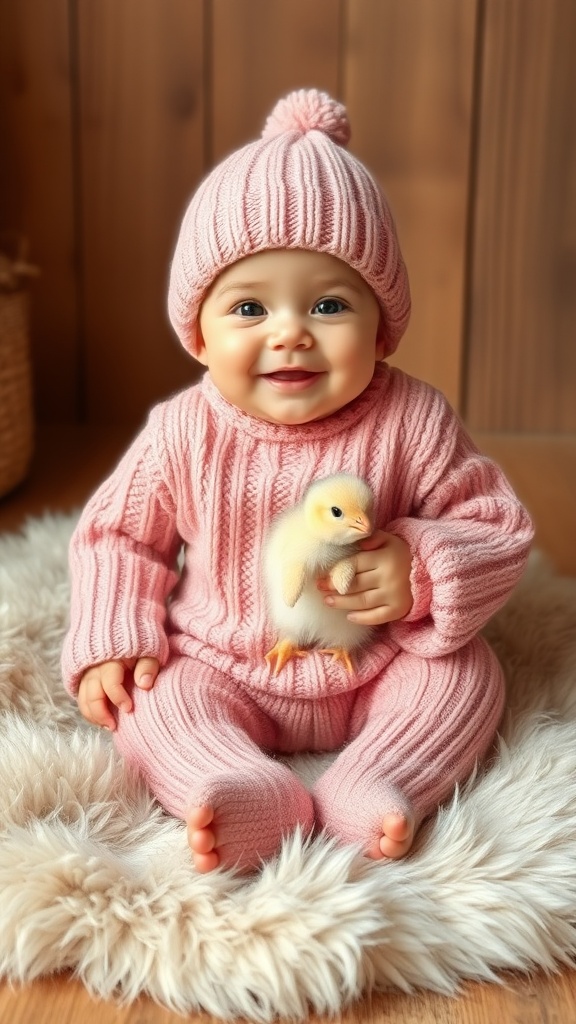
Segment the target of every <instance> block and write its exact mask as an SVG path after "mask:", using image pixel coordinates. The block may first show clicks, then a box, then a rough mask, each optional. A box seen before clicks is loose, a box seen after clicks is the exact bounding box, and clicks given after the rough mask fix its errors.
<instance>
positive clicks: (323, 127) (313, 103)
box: [262, 89, 350, 146]
mask: <svg viewBox="0 0 576 1024" xmlns="http://www.w3.org/2000/svg"><path fill="white" fill-rule="evenodd" d="M311 131H318V132H324V134H325V135H327V136H328V137H329V138H330V139H332V141H333V142H337V143H338V144H339V145H340V146H345V145H346V144H347V143H348V142H349V140H350V123H349V121H348V115H347V113H346V108H345V107H343V106H342V104H341V103H338V102H337V100H333V99H332V97H331V96H329V95H328V93H327V92H319V90H318V89H299V90H298V91H297V92H291V93H290V94H289V95H288V96H286V97H285V98H284V99H282V100H279V101H278V103H277V104H276V106H275V107H274V110H273V111H272V113H271V114H270V116H269V118H268V120H267V121H266V124H265V126H264V131H263V132H262V138H263V139H273V138H275V136H276V135H283V134H284V132H300V133H301V134H302V135H305V134H306V132H311Z"/></svg>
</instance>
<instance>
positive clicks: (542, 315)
mask: <svg viewBox="0 0 576 1024" xmlns="http://www.w3.org/2000/svg"><path fill="white" fill-rule="evenodd" d="M575 11H576V5H575V4H574V3H572V2H571V0H546V3H542V0H434V2H433V3H432V2H431V0H314V2H313V3H310V2H309V0H0V147H1V159H0V228H2V227H17V228H20V229H22V230H24V231H25V232H26V234H27V235H28V236H29V237H30V239H31V243H32V253H33V257H34V259H35V260H36V261H37V262H38V263H39V264H40V265H41V267H42V271H43V276H42V279H41V281H40V282H39V283H38V284H37V285H36V286H35V288H34V294H33V323H32V342H33V360H34V369H35V389H36V403H37V414H38V418H39V420H45V421H48V420H53V421H62V422H71V421H76V420H87V421H90V422H95V423H98V422H127V423H130V424H134V425H137V424H138V423H139V422H140V421H141V420H142V418H143V417H144V415H145V413H146V410H147V409H148V408H149V406H150V405H151V404H152V403H153V402H154V401H156V400H158V399H160V398H162V397H163V396H165V395H167V394H169V393H170V392H171V391H173V390H175V389H176V388H179V387H182V386H183V385H185V384H186V383H187V382H188V381H190V380H192V379H194V377H195V374H196V372H197V370H196V367H195V364H193V363H192V362H191V361H190V360H189V359H188V358H187V357H186V356H185V354H184V353H183V352H182V351H181V350H180V348H179V346H178V344H177V342H176V341H175V339H174V337H173V335H172V332H171V329H170V327H169V325H168V323H167V318H166V313H165V295H166V280H167V272H168V266H169V261H170V256H171V251H172V248H173V244H174V241H175V236H176V233H177V230H178V225H179V221H180V218H181V215H182V212H183V209H184V207H185V204H186V201H187V199H188V197H189V195H190V194H191V192H192V191H193V189H194V187H195V185H196V184H197V183H198V181H199V180H200V178H201V177H202V176H203V174H204V173H205V172H206V171H207V170H208V169H209V168H210V166H212V164H213V163H214V162H216V161H217V160H219V159H220V158H221V157H222V156H223V155H224V154H225V153H227V152H229V151H230V150H231V149H233V148H235V147H237V146H239V145H242V144H243V143H244V142H245V141H247V140H249V139H251V138H254V137H255V136H256V135H257V134H258V133H259V131H260V129H261V126H262V124H263V122H264V120H265V117H266V115H267V114H268V112H269V111H270V109H271V107H272V106H273V104H274V102H275V101H276V99H277V98H278V97H279V96H280V95H282V94H283V93H286V92H287V91H288V90H290V89H292V88H299V87H302V86H316V87H319V88H323V89H326V90H327V91H328V92H330V93H332V94H335V95H337V96H339V97H340V98H341V99H342V100H343V101H344V102H345V103H346V104H347V106H348V109H349V113H350V117H351V122H352V129H353V138H352V142H351V149H352V150H353V151H354V152H355V153H356V154H357V155H358V156H359V157H360V158H361V159H362V160H364V161H365V162H366V163H367V164H368V166H369V167H370V168H371V169H372V170H373V172H374V173H375V174H376V176H377V177H378V179H379V180H380V182H381V184H382V185H383V187H384V188H385V191H386V192H387V194H388V196H389V198H390V200H391V203H392V206H393V209H394V211H395V214H396V219H397V223H398V228H399V233H400V236H401V240H402V246H403V250H404V252H405V256H406V259H407V262H408V266H409V270H410V276H411V282H412V291H413V316H412V321H411V324H410V327H409V330H408V333H407V335H406V338H405V339H404V340H403V342H402V345H401V347H400V350H399V353H398V355H397V356H396V357H395V360H394V361H395V362H397V363H398V364H399V365H401V366H403V367H404V368H406V369H407V370H408V371H409V372H412V373H415V374H416V375H418V376H422V377H424V378H425V379H427V380H429V381H431V382H432V383H433V384H435V385H436V386H438V387H440V388H442V390H444V391H445V393H446V394H447V395H448V397H449V399H450V400H451V401H452V403H453V404H454V405H455V406H456V408H458V409H459V410H461V411H462V412H463V414H465V415H466V417H467V419H468V421H469V422H470V424H471V426H473V427H474V428H475V429H484V430H489V429H497V430H502V429H504V430H524V431H526V430H555V431H564V432H566V431H571V430H575V429H576V402H574V401H573V398H574V384H575V373H574V371H575V370H576V362H575V360H576V355H575V346H574V337H575V334H576V330H575V328H576V309H575V304H574V296H575V294H576V290H575V288H574V281H573V276H574V251H575V239H576V213H575V211H576V203H575V201H574V186H573V182H574V179H575V174H574V171H575V170H576V168H575V166H574V165H575V157H574V154H575V147H574V131H573V125H574V112H575V111H574V104H575V99H574V97H576V88H574V85H575V83H574V82H573V81H572V79H573V70H572V68H573V62H571V40H572V39H574V38H575V35H576V16H575Z"/></svg>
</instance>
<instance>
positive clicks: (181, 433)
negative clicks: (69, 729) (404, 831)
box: [63, 364, 532, 859]
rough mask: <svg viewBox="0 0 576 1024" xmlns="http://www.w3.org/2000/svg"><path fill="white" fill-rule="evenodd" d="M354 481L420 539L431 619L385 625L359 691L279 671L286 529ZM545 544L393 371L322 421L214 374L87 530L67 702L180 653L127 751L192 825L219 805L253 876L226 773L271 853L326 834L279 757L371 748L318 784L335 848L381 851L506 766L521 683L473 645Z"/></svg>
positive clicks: (297, 671) (364, 660) (170, 415)
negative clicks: (116, 662) (512, 685)
mask: <svg viewBox="0 0 576 1024" xmlns="http://www.w3.org/2000/svg"><path fill="white" fill-rule="evenodd" d="M335 472H347V473H352V474H355V475H358V476H361V477H363V478H364V479H366V481H367V482H368V483H369V485H370V486H371V488H372V490H373V492H374V494H375V497H376V502H375V521H376V523H377V525H378V526H379V527H381V528H383V529H387V530H390V531H391V532H393V533H395V534H397V535H398V536H401V537H403V538H404V539H405V540H406V541H407V543H408V544H409V546H410V548H411V552H412V560H413V562H412V575H411V585H412V591H413V597H414V604H413V607H412V610H411V612H410V613H409V615H408V616H407V617H406V618H405V619H404V620H402V621H399V622H395V623H391V624H390V625H387V626H381V627H379V628H378V629H377V630H376V633H375V638H374V641H373V643H372V644H371V645H370V647H369V648H368V649H367V650H366V651H364V652H361V653H360V654H359V655H358V657H357V662H358V666H357V674H356V675H355V676H350V675H349V674H348V673H347V672H346V671H345V669H344V668H343V667H342V666H341V665H339V664H334V663H333V662H332V661H331V660H330V658H329V657H327V656H326V655H322V654H320V653H318V652H313V653H311V654H309V656H308V657H307V658H305V659H293V660H292V661H291V662H290V663H289V664H288V665H287V666H286V667H285V668H284V669H283V670H282V672H281V673H280V674H279V675H278V676H277V677H276V676H272V675H270V674H269V672H268V667H267V665H266V663H265V661H264V655H265V653H266V652H267V651H268V650H269V649H270V647H271V646H272V645H273V643H274V641H275V639H276V638H275V635H274V632H273V630H272V629H271V627H270V623H269V621H268V617H267V610H266V602H265V588H264V585H263V578H262V571H261V557H262V552H263V548H264V544H265V537H266V531H267V529H268V527H269V524H270V522H271V520H272V518H273V517H274V516H275V515H276V514H277V513H279V512H280V511H282V510H284V509H285V508H287V507H289V506H290V505H292V504H294V503H295V502H297V501H299V500H300V498H301V497H302V494H303V492H304V490H305V488H306V487H307V486H308V484H309V483H310V482H311V481H312V480H315V479H319V478H320V477H323V476H327V475H329V474H331V473H335ZM531 537H532V527H531V524H530V521H529V518H528V516H527V514H526V512H525V510H524V509H523V507H522V506H521V504H520V503H519V502H518V500H517V499H516V498H515V496H514V494H513V493H512V491H511V489H510V488H509V486H508V484H507V483H506V481H505V479H504V477H503V476H502V474H501V472H500V471H499V469H498V468H497V467H496V466H495V465H494V464H493V463H492V462H490V461H489V460H488V459H487V458H486V457H484V456H482V455H480V454H479V453H478V451H477V449H476V448H475V446H474V445H473V443H472V442H471V440H470V439H469V438H468V436H467V434H466V433H465V431H464V430H463V428H462V427H461V425H460V423H459V420H458V419H457V417H456V416H455V415H454V413H453V412H452V410H451V409H450V407H449V406H448V404H447V403H446V401H445V399H444V398H443V397H442V396H441V395H440V394H439V393H438V392H436V391H435V390H434V389H433V388H431V387H429V386H428V385H426V384H423V383H421V382H419V381H416V380H414V379H412V378H410V377H409V376H407V375H406V374H404V373H402V372H400V371H399V370H395V369H391V368H389V367H388V366H387V365H386V364H382V365H378V367H377V369H376V372H375V375H374V379H373V381H372V382H371V384H370V385H369V386H368V388H367V389H366V390H365V391H364V392H363V393H362V394H361V395H360V396H359V397H358V398H357V399H356V400H355V401H354V402H352V403H350V405H348V406H346V407H345V408H343V409H341V410H340V411H339V412H338V413H336V414H334V415H333V416H330V417H328V418H326V419H325V420H321V421H318V422H314V423H308V424H304V425H302V426H283V425H280V424H273V423H268V422H265V421H263V420H258V419H255V418H253V417H250V416H248V415H247V414H245V413H243V412H241V411H240V410H238V409H237V408H235V407H233V406H231V405H229V404H228V403H227V402H226V401H225V399H223V398H222V396H221V395H220V394H219V393H218V392H217V391H216V389H215V387H214V385H213V384H212V382H211V380H210V377H209V376H208V375H207V376H205V378H204V379H203V381H202V382H201V384H200V385H197V386H196V387H193V388H191V389H189V390H187V391H185V392H182V393H181V394H180V395H177V396H176V397H174V398H173V399H171V400H170V401H168V402H166V403H164V404H163V405H160V406H158V407H157V408H156V409H155V410H154V411H153V412H152V413H151V415H150V418H149V421H148V424H147V426H146V427H145V429H144V430H143V432H142V433H141V435H140V436H139V437H138V438H137V439H136V441H135V442H134V444H133V445H132V447H131V449H130V450H129V451H128V453H127V454H126V455H125V457H124V459H123V460H122V462H121V463H120V465H119V466H118V468H117V469H116V471H115V472H114V474H113V475H112V477H111V478H110V479H109V480H108V481H107V482H106V483H104V484H103V485H102V487H101V488H100V489H99V491H98V492H97V493H96V494H95V495H94V497H93V498H92V499H91V500H90V502H89V503H88V505H87V507H86V509H85V511H84V513H83V515H82V517H81V520H80V523H79V525H78V527H77V529H76V532H75V534H74V537H73V540H72V544H71V553H70V559H71V574H72V604H71V625H70V632H69V634H68V637H67V639H66V643H65V647H64V652H63V671H64V678H65V681H66V685H67V687H68V688H69V690H70V692H71V693H74V692H75V690H76V688H77V686H78V682H79V680H80V678H81V676H82V674H83V672H84V671H85V670H86V669H87V668H88V667H89V666H91V665H94V664H97V663H99V662H102V661H105V660H108V659H111V658H128V657H134V656H142V655H153V656H155V657H157V658H159V660H160V662H161V664H162V665H166V664H167V662H168V661H169V658H170V661H169V664H168V665H167V668H166V670H165V671H164V672H163V673H161V676H160V679H159V681H158V682H157V683H156V685H155V687H154V689H153V690H152V691H151V693H150V694H143V693H137V694H136V697H137V701H136V710H135V712H134V713H133V714H132V715H120V716H119V728H118V733H117V738H118V743H119V746H120V749H122V750H123V751H124V753H125V754H126V756H127V757H128V759H129V760H131V761H132V762H134V763H135V764H136V765H137V767H138V769H139V770H140V771H141V772H142V773H143V774H144V775H145V776H146V778H148V780H149V782H150V784H151V786H152V788H153V790H154V792H155V793H156V795H157V796H158V798H159V799H160V800H161V801H162V802H163V803H164V805H165V806H167V807H169V809H170V810H172V811H173V812H174V813H176V814H180V815H184V814H185V811H186V808H187V807H189V806H191V801H192V802H193V801H194V800H205V799H208V796H209V795H210V793H212V794H213V798H214V799H215V800H217V802H218V801H219V807H220V811H219V815H220V822H221V824H220V829H221V830H223V834H225V835H226V836H227V837H228V838H227V842H229V843H232V846H231V847H230V850H231V852H230V854H229V856H230V857H231V858H232V859H233V858H234V857H236V856H237V857H245V856H248V854H247V853H245V852H242V851H246V850H250V849H251V846H252V840H251V839H250V838H249V837H248V838H247V837H246V836H245V835H244V833H243V831H242V827H241V826H239V825H238V824H237V823H236V825H235V826H234V827H232V826H231V825H230V820H231V819H230V814H231V811H230V809H229V808H230V806H232V805H234V806H236V808H238V806H239V804H238V796H237V795H236V796H232V797H230V794H229V797H228V799H227V801H226V800H224V797H223V796H222V787H221V786H220V782H218V779H220V780H221V777H222V771H221V770H220V768H219V767H218V766H220V767H221V769H222V770H223V771H225V773H226V772H230V771H232V772H237V773H238V780H240V779H242V778H244V779H248V778H249V777H250V778H251V779H252V780H253V782H252V783H250V785H248V783H246V784H245V785H244V784H243V785H240V782H239V783H238V785H239V787H240V789H241V790H242V792H245V793H246V803H245V810H244V811H243V812H242V814H241V815H240V816H241V818H242V820H246V821H250V822H251V823H252V825H251V827H252V828H253V825H254V821H256V822H258V821H260V827H261V830H262V833H261V834H262V836H263V837H264V838H263V839H262V843H261V845H259V846H258V848H257V852H258V853H260V854H262V855H263V856H264V855H267V853H269V852H270V851H271V849H273V848H276V847H277V845H278V843H279V841H280V838H281V835H282V834H284V833H285V832H286V831H289V830H290V829H292V828H293V827H294V825H295V823H296V822H300V823H301V824H303V826H306V827H309V825H310V821H311V809H310V805H309V803H308V802H307V801H308V798H307V796H306V795H305V794H304V793H303V792H302V790H301V787H300V784H299V783H298V784H297V783H296V781H294V784H292V782H291V781H290V776H289V773H285V772H284V771H283V770H282V771H278V770H277V769H278V766H277V765H276V763H275V762H272V761H270V759H269V758H268V757H266V755H264V754H263V753H262V751H261V750H260V749H259V748H261V747H262V748H264V749H272V750H274V749H277V750H283V751H291V750H292V751H293V750H298V749H330V748H335V747H337V746H340V745H341V744H342V743H343V742H344V741H345V740H348V741H350V740H351V741H352V742H351V744H350V745H349V746H348V747H347V748H346V749H345V751H344V752H343V753H342V754H341V755H340V756H339V758H338V759H337V761H336V762H335V765H334V767H333V768H332V769H330V772H329V773H328V774H327V776H326V777H325V779H324V780H323V781H322V782H321V783H320V784H319V786H318V787H317V791H316V793H315V795H314V800H315V806H316V814H317V818H318V820H319V821H320V822H321V823H322V824H324V825H325V826H326V828H327V829H328V830H329V831H332V832H334V834H336V835H340V836H341V837H342V838H346V839H354V838H357V839H360V840H362V839H363V838H366V841H367V840H368V839H369V838H370V836H369V835H367V834H366V832H367V830H368V832H370V833H373V832H374V829H376V830H377V828H378V820H379V819H380V818H381V816H382V814H383V813H384V812H385V811H386V810H389V809H394V808H395V807H397V806H406V807H408V806H409V807H411V808H412V809H413V812H414V815H415V817H416V819H417V820H420V819H421V818H422V817H423V816H424V815H425V814H426V813H428V812H429V811H430V810H431V809H432V808H433V807H434V806H435V803H436V802H437V801H438V799H442V798H443V797H444V796H446V795H447V793H449V792H450V789H451V788H452V786H453V785H454V783H455V782H456V781H457V780H459V779H462V778H464V777H465V775H466V774H468V772H469V771H470V768H471V767H472V765H473V763H474V760H475V758H476V757H477V756H481V755H482V754H483V753H484V751H485V750H486V749H487V746H488V745H489V743H490V740H491V738H492V736H493V734H494V731H495V729H496V727H497V722H498V719H499V716H500V713H501V710H502V702H503V685H502V678H501V674H500V670H499V667H498V665H497V663H496V661H495V659H494V657H493V655H492V654H491V652H490V651H489V650H488V648H487V647H486V646H485V645H484V644H483V643H482V642H481V641H479V640H477V639H474V637H475V636H476V634H477V632H478V630H479V629H480V628H481V627H482V626H483V625H484V623H485V622H486V621H487V619H488V618H489V617H490V616H491V615H492V614H493V613H494V612H495V611H496V609H497V608H499V607H500V606H501V605H502V604H503V602H504V601H505V600H506V598H507V596H508V594H509V593H510V590H511V589H512V587H513V586H514V584H515V582H516V581H517V579H518V578H519V576H520V574H521V572H522V569H523V567H524V564H525V560H526V557H527V553H528V548H529V543H530V540H531ZM181 541H184V542H185V544H186V554H185V565H184V570H183V573H182V576H181V578H180V581H179V582H178V584H177V586H176V588H175V590H174V592H173V596H172V599H171V602H170V604H169V607H168V612H167V611H166V598H167V595H168V593H169V592H170V591H171V589H172V588H173V587H174V585H175V584H176V581H177V578H178V577H177V573H176V571H175V559H176V555H177V551H178V548H179V546H180V544H181ZM183 662H184V663H185V664H186V666H187V668H186V670H184V669H183V668H182V667H181V666H182V664H183ZM200 694H201V699H200ZM231 694H232V695H233V694H236V695H237V696H236V699H235V701H233V700H231V698H230V695H231ZM238 695H241V698H240V697H238ZM239 700H240V704H239V703H238V701H239ZM246 702H248V704H246ZM240 705H241V706H240ZM247 707H248V709H249V713H248V712H247V711H246V708H247ZM239 708H240V710H238V709H239ZM238 716H240V717H238ZM246 723H250V725H249V727H248V726H247V724H246ZM271 765H273V766H274V767H273V770H272V769H271V768H270V766H271ZM217 769H218V770H217ZM263 777H264V778H263ZM226 785H228V788H229V784H228V783H227V784H226ZM219 786H220V789H219ZM262 786H264V789H265V791H266V793H267V795H266V796H265V797H264V795H263V792H262ZM224 788H225V789H226V786H224ZM234 792H235V793H236V794H237V792H238V787H236V788H235V790H234ZM218 793H220V796H218V795H216V796H214V794H218ZM250 794H252V795H250ZM338 794H340V796H339V795H338ZM403 802H404V803H403ZM224 805H226V807H228V811H226V809H225V807H224ZM263 806H264V807H266V808H267V811H266V812H265V813H264V814H263V812H262V807H263ZM223 808H224V809H223ZM273 808H275V809H276V813H274V812H273V810H272V809H273ZM347 808H348V810H347ZM236 818H237V814H236V812H235V818H234V820H235V821H236ZM264 818H266V820H267V821H268V822H269V823H268V825H265V824H264V821H263V819H264ZM358 822H360V824H358ZM246 827H248V826H246ZM232 834H234V836H235V837H236V838H235V839H234V840H233V839H232V838H231V835H232ZM234 842H236V844H238V843H239V844H240V845H239V846H238V845H236V846H234ZM251 856H253V852H252V854H251Z"/></svg>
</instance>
